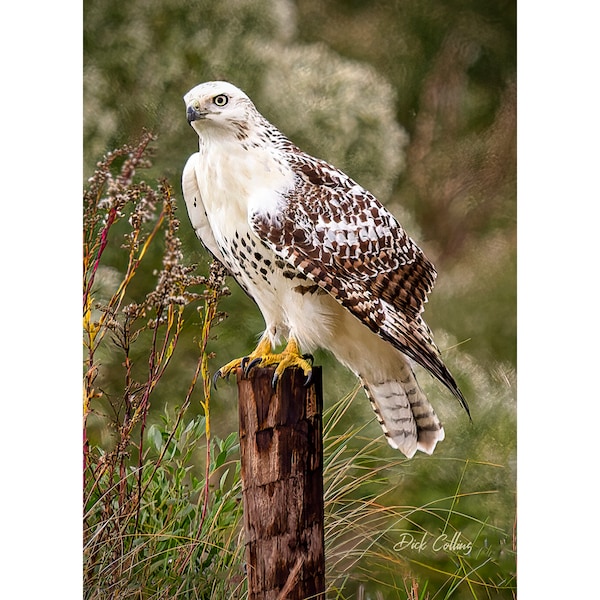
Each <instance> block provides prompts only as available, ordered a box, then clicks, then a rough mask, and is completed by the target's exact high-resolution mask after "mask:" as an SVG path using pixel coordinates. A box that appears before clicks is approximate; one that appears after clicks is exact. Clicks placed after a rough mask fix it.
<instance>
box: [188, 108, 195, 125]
mask: <svg viewBox="0 0 600 600" xmlns="http://www.w3.org/2000/svg"><path fill="white" fill-rule="evenodd" d="M195 120H196V111H195V110H194V109H193V107H191V106H188V108H187V122H188V123H189V124H190V125H191V124H192V121H195Z"/></svg>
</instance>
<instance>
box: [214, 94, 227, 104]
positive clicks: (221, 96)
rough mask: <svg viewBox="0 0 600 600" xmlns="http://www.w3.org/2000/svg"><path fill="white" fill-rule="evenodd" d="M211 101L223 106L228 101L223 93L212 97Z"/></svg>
mask: <svg viewBox="0 0 600 600" xmlns="http://www.w3.org/2000/svg"><path fill="white" fill-rule="evenodd" d="M213 102H214V103H215V104H216V105H217V106H225V105H226V104H227V103H228V102H229V98H228V97H227V96H226V95H225V94H219V95H218V96H215V97H214V98H213Z"/></svg>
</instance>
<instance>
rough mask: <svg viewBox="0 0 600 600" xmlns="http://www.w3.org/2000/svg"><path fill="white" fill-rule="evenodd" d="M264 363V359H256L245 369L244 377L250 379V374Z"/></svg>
mask: <svg viewBox="0 0 600 600" xmlns="http://www.w3.org/2000/svg"><path fill="white" fill-rule="evenodd" d="M261 362H262V358H255V359H254V360H252V361H251V362H250V364H249V365H248V366H247V367H246V368H245V369H244V376H245V377H248V373H250V371H251V370H252V369H253V368H254V367H255V366H256V365H258V364H260V363H261Z"/></svg>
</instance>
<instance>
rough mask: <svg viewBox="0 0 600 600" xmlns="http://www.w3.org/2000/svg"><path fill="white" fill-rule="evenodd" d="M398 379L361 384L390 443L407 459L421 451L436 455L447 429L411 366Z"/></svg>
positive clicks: (400, 371) (401, 367) (404, 366)
mask: <svg viewBox="0 0 600 600" xmlns="http://www.w3.org/2000/svg"><path fill="white" fill-rule="evenodd" d="M395 375H396V376H395V378H393V379H386V380H383V381H381V380H379V381H378V380H372V381H369V379H368V377H365V376H364V375H363V376H361V382H362V384H363V387H364V389H365V392H366V394H367V397H368V398H369V400H370V402H371V406H372V407H373V410H374V411H375V415H376V416H377V420H378V421H379V423H380V425H381V428H382V429H383V432H384V433H385V435H386V437H387V440H388V442H389V444H390V446H392V448H396V449H398V450H400V451H401V452H402V453H403V454H404V455H405V456H406V457H407V458H412V457H413V456H414V455H415V453H416V451H417V450H420V451H421V452H425V453H426V454H432V453H433V451H434V449H435V447H436V444H437V443H438V442H441V441H442V440H443V439H444V428H443V427H442V424H441V423H440V420H439V419H438V417H437V415H436V414H435V412H434V410H433V407H432V406H431V404H430V403H429V401H428V400H427V397H426V396H425V394H424V393H423V391H422V390H421V388H420V387H419V384H418V383H417V380H416V378H415V375H414V373H413V371H412V369H411V367H410V365H409V364H408V362H407V361H406V362H404V364H400V365H399V369H398V371H397V373H396V374H395Z"/></svg>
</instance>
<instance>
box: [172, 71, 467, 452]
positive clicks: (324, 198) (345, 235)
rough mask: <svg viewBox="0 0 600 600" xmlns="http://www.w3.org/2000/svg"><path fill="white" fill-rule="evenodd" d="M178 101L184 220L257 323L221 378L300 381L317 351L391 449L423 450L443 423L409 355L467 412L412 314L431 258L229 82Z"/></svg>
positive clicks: (427, 283)
mask: <svg viewBox="0 0 600 600" xmlns="http://www.w3.org/2000/svg"><path fill="white" fill-rule="evenodd" d="M184 101H185V105H186V110H187V120H188V122H189V123H190V125H191V126H192V127H193V128H194V130H195V131H196V133H197V134H198V138H199V150H198V152H196V153H195V154H192V156H190V158H189V159H188V161H187V164H186V165H185V169H184V171H183V181H182V183H183V196H184V199H185V203H186V206H187V210H188V214H189V217H190V220H191V223H192V226H193V227H194V229H195V231H196V234H197V235H198V237H199V238H200V240H201V241H202V242H203V244H204V245H205V246H206V248H207V249H208V250H209V251H210V252H211V253H212V254H213V256H214V257H215V258H217V259H218V260H219V261H220V262H222V263H223V264H224V265H225V266H226V267H227V269H228V270H229V271H230V273H231V275H232V276H233V277H234V278H235V279H236V280H237V282H238V283H239V284H240V286H241V287H242V288H243V289H244V290H245V291H246V292H247V293H248V294H249V295H250V296H251V297H252V298H253V299H254V301H255V302H256V304H257V305H258V308H259V309H260V311H261V313H262V314H263V317H264V319H265V324H266V329H265V332H264V334H263V336H262V338H261V340H260V342H259V344H258V347H257V348H256V350H254V352H252V353H251V354H250V355H248V356H247V357H244V358H243V359H238V360H235V361H232V362H231V363H229V364H227V365H225V366H224V367H223V368H221V369H220V370H219V371H218V373H217V374H216V375H217V377H218V376H226V375H228V374H229V373H230V372H231V371H233V370H234V369H237V368H238V367H239V366H242V367H244V368H245V369H247V370H249V369H250V368H252V367H253V366H255V365H261V366H267V365H269V364H277V365H278V367H277V369H276V372H275V382H276V380H277V378H278V377H279V376H280V375H281V373H282V372H283V370H284V369H286V368H288V367H289V366H292V365H295V366H299V367H301V368H302V369H303V370H304V373H305V374H306V375H307V376H309V377H310V372H311V364H310V363H309V361H308V360H307V358H306V356H305V355H302V354H301V352H311V351H313V350H314V349H315V348H317V347H319V348H324V349H327V350H329V351H330V352H331V353H332V354H333V355H334V356H335V357H336V358H337V359H338V360H339V361H340V362H341V363H342V364H344V365H345V366H347V367H348V368H349V369H350V370H352V371H353V372H354V373H355V374H356V375H357V376H358V377H359V378H360V380H361V382H362V384H363V386H364V388H365V391H366V393H367V396H368V397H369V399H370V400H371V403H372V405H373V408H374V410H375V413H376V415H377V418H378V420H379V422H380V423H381V426H382V428H383V431H384V432H385V434H386V436H387V439H388V441H389V443H390V445H391V446H393V447H394V448H398V449H399V450H401V451H402V452H403V453H404V454H405V455H406V456H407V457H412V456H413V455H414V454H415V452H416V451H417V450H421V451H423V452H426V453H428V454H431V453H432V452H433V450H434V448H435V446H436V444H437V442H438V441H441V440H443V439H444V429H443V428H442V424H441V423H440V421H439V419H438V418H437V416H436V414H435V412H434V410H433V408H432V406H431V404H430V403H429V402H428V400H427V398H426V397H425V394H424V393H423V392H422V391H421V388H420V387H419V384H418V383H417V380H416V378H415V375H414V373H413V370H412V367H411V360H410V359H412V360H414V361H415V362H417V363H418V364H420V365H422V366H423V367H425V368H426V369H427V370H428V371H429V372H431V373H432V374H433V375H435V376H436V377H437V378H438V379H439V380H440V381H441V382H442V383H444V384H445V385H446V386H447V387H448V388H449V389H450V390H451V391H452V393H453V394H454V395H455V396H456V397H457V398H458V399H459V400H460V402H461V404H462V405H463V406H464V407H465V409H466V410H467V412H468V407H467V403H466V401H465V399H464V397H463V395H462V393H461V392H460V390H459V389H458V386H457V384H456V382H455V380H454V378H453V377H452V375H451V374H450V372H449V371H448V369H447V368H446V367H445V365H444V363H443V362H442V359H441V357H440V352H439V350H438V348H437V347H436V345H435V343H434V341H433V339H432V335H431V331H430V330H429V328H428V327H427V325H426V323H425V321H423V318H422V316H421V313H422V312H423V304H424V303H425V302H426V301H427V294H428V293H429V292H430V291H431V289H432V287H433V282H434V280H435V277H436V271H435V269H434V267H433V265H432V264H431V263H430V262H429V261H428V260H427V258H426V257H425V255H424V254H423V252H422V251H421V250H420V249H419V248H418V246H417V245H416V244H415V243H414V242H413V241H412V240H411V239H410V238H409V237H408V235H407V234H406V232H405V231H404V229H403V228H402V226H401V225H400V224H399V223H398V222H397V221H396V219H395V218H394V217H393V216H392V215H391V214H390V213H389V212H388V211H387V210H386V209H385V208H384V207H383V206H382V205H381V203H380V202H378V200H377V199H376V198H375V197H374V196H373V195H372V194H370V193H369V192H368V191H367V190H365V189H364V188H362V187H361V186H360V185H358V184H357V183H356V182H354V181H353V180H352V179H350V178H349V177H348V176H347V175H345V174H344V173H342V172H341V171H340V170H339V169H336V168H335V167H333V166H332V165H330V164H328V163H326V162H324V161H322V160H319V159H317V158H313V157H312V156H309V155H308V154H305V153H304V152H302V151H301V150H300V149H299V148H297V147H296V146H294V144H292V142H290V141H289V140H288V139H287V138H286V137H285V136H284V135H283V134H282V133H281V132H280V131H279V130H278V129H277V128H276V127H274V126H273V125H271V123H269V122H268V121H267V120H266V119H265V118H264V117H263V116H262V115H261V114H260V113H259V112H258V111H257V110H256V108H255V106H254V104H253V103H252V102H251V101H250V99H249V98H248V96H246V94H244V93H243V92H242V91H241V90H239V89H238V88H236V87H235V86H233V85H231V84H230V83H227V82H222V81H213V82H208V83H203V84H201V85H198V86H196V87H195V88H193V89H192V90H190V91H189V92H188V93H187V94H186V95H185V96H184ZM283 340H286V341H287V346H286V348H285V350H283V352H281V353H279V354H276V353H274V352H273V350H272V349H273V347H274V346H275V345H276V344H279V343H280V342H281V341H283Z"/></svg>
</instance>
